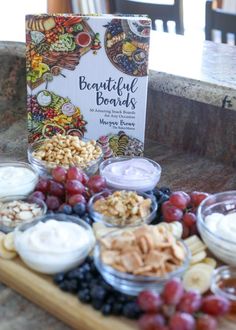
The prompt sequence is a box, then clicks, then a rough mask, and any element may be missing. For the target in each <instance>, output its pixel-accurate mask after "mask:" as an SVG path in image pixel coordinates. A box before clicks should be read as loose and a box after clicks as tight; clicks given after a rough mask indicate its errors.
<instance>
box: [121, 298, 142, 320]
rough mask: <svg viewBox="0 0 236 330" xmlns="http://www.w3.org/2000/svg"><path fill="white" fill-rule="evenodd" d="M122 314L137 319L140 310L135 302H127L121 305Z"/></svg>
mask: <svg viewBox="0 0 236 330" xmlns="http://www.w3.org/2000/svg"><path fill="white" fill-rule="evenodd" d="M122 314H123V315H124V316H125V317H128V318H129V319H137V318H139V316H140V315H141V310H140V308H139V306H138V304H137V303H136V302H128V303H126V304H125V305H124V306H123V309H122Z"/></svg>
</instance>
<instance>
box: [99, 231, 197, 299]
mask: <svg viewBox="0 0 236 330" xmlns="http://www.w3.org/2000/svg"><path fill="white" fill-rule="evenodd" d="M190 256H191V253H190V251H189V249H188V247H187V246H186V245H185V243H184V242H183V241H182V240H178V239H176V238H175V236H173V234H172V233H171V232H170V231H168V229H165V228H163V227H159V226H152V225H142V226H139V227H133V228H127V229H119V230H115V231H112V232H110V233H109V234H107V235H105V236H103V237H101V238H100V239H99V240H98V242H97V244H96V247H95V250H94V262H95V265H96V267H97V269H98V271H99V272H100V273H101V275H102V277H103V278H104V279H105V281H106V282H108V283H109V284H110V285H112V286H113V287H114V288H115V289H116V290H118V291H121V292H123V293H126V294H129V295H134V296H135V295H138V294H139V292H141V291H143V290H154V291H157V292H158V291H161V290H162V288H163V285H164V284H165V283H166V282H167V281H168V280H170V279H171V278H174V277H182V276H183V275H184V273H185V271H186V269H187V268H188V266H189V260H190Z"/></svg>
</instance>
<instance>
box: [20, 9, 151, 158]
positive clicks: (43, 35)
mask: <svg viewBox="0 0 236 330" xmlns="http://www.w3.org/2000/svg"><path fill="white" fill-rule="evenodd" d="M150 29H151V21H150V19H148V18H146V17H142V16H126V17H123V16H112V15H91V16H86V15H71V14H55V15H46V14H43V15H27V16H26V71H27V72H26V78H27V114H28V130H29V143H33V142H35V141H40V140H43V139H45V138H50V137H51V136H52V135H54V134H57V133H59V134H70V135H77V136H79V137H81V138H87V139H96V140H97V141H98V142H99V143H100V144H101V145H102V147H103V149H104V152H105V158H108V157H111V156H140V155H142V154H143V149H144V134H145V118H146V101H147V84H148V54H149V37H150Z"/></svg>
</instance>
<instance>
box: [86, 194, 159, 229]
mask: <svg viewBox="0 0 236 330" xmlns="http://www.w3.org/2000/svg"><path fill="white" fill-rule="evenodd" d="M88 210H89V213H90V216H91V217H92V219H93V220H94V221H95V222H102V223H103V224H105V225H106V226H110V227H127V226H139V225H141V224H145V223H146V224H148V223H150V222H151V221H152V220H154V219H155V217H156V213H157V202H156V200H155V198H154V197H152V196H150V195H148V194H146V193H140V192H139V193H137V192H135V191H128V190H115V191H112V190H105V191H102V192H100V193H98V194H95V195H93V197H92V198H90V201H89V203H88Z"/></svg>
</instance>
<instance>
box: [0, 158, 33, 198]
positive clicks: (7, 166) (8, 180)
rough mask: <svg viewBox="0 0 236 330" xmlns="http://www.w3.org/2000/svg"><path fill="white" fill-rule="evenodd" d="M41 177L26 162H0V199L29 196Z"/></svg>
mask: <svg viewBox="0 0 236 330" xmlns="http://www.w3.org/2000/svg"><path fill="white" fill-rule="evenodd" d="M38 180H39V175H38V173H37V171H36V170H35V169H34V167H33V166H31V165H30V164H27V163H24V162H18V161H15V162H0V198H1V197H7V196H9V197H10V196H16V195H22V196H28V195H29V194H30V193H31V192H32V191H33V190H34V188H35V186H36V184H37V183H38Z"/></svg>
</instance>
